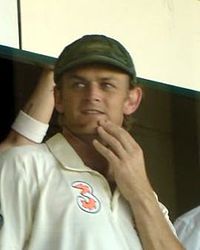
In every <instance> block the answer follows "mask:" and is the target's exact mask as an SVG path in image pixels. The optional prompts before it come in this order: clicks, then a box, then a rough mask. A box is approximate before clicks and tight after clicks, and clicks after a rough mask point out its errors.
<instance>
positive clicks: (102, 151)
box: [93, 139, 118, 163]
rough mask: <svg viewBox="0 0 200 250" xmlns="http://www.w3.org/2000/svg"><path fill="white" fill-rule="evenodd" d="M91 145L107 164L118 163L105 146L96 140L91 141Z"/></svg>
mask: <svg viewBox="0 0 200 250" xmlns="http://www.w3.org/2000/svg"><path fill="white" fill-rule="evenodd" d="M93 145H94V147H95V149H96V150H97V152H99V153H100V154H101V155H102V156H103V157H104V158H105V159H106V160H107V161H108V162H109V163H115V162H118V158H117V156H116V155H115V154H114V153H113V152H112V151H111V150H110V149H109V148H107V147H106V146H105V145H103V144H102V143H100V142H99V141H98V140H96V139H95V140H94V141H93Z"/></svg>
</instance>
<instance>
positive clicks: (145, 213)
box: [0, 35, 183, 250]
mask: <svg viewBox="0 0 200 250" xmlns="http://www.w3.org/2000/svg"><path fill="white" fill-rule="evenodd" d="M54 80H55V83H56V88H55V106H56V109H57V111H58V112H59V113H60V117H59V119H60V120H59V122H60V124H61V127H62V134H56V135H55V136H53V137H52V138H50V139H49V140H48V141H47V142H46V143H45V144H40V145H35V146H23V147H19V148H15V149H12V150H10V151H7V152H5V153H4V154H3V155H2V156H1V159H0V166H1V214H2V228H1V231H0V237H1V238H0V242H1V243H0V244H1V249H3V250H4V249H6V250H9V249H12V248H15V249H32V250H35V249H37V250H42V249H54V250H64V249H65V250H66V249H70V250H71V249H73V250H80V249H81V250H90V249H92V250H93V249H95V250H98V249H99V250H108V249H115V250H128V249H134V250H136V249H145V250H152V249H154V250H155V249H159V250H161V249H162V250H165V249H167V250H169V249H176V250H179V249H183V247H182V246H181V244H180V242H179V241H178V240H177V237H176V236H175V233H174V230H173V227H172V224H171V223H170V221H169V218H168V214H167V210H166V208H165V207H164V206H163V205H162V204H160V203H159V202H158V200H157V197H156V195H155V193H154V191H153V189H152V187H151V185H150V183H149V180H148V177H147V175H146V171H145V163H144V157H143V152H142V149H141V148H140V146H139V145H138V144H137V143H136V141H135V140H134V139H133V138H132V137H131V136H130V134H129V133H128V132H127V131H126V130H125V129H124V128H123V122H124V118H125V117H127V116H129V115H131V114H132V113H134V112H135V111H136V110H137V108H138V107H139V104H140V101H141V98H142V91H141V88H140V87H138V86H136V84H135V83H136V74H135V69H134V65H133V62H132V59H131V57H130V55H129V53H128V52H127V50H126V49H125V48H124V47H123V46H122V45H121V44H120V43H119V42H118V41H116V40H114V39H112V38H109V37H106V36H103V35H88V36H84V37H82V38H80V39H78V40H77V41H75V42H73V43H72V44H70V45H68V46H67V47H66V48H65V49H64V50H63V52H62V53H61V55H60V56H59V58H58V60H57V63H56V65H55V71H54Z"/></svg>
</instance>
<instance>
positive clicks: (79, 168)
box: [0, 134, 170, 250]
mask: <svg viewBox="0 0 200 250" xmlns="http://www.w3.org/2000/svg"><path fill="white" fill-rule="evenodd" d="M0 166H1V176H0V181H1V182H0V185H1V186H0V192H1V193H0V199H1V214H2V216H3V225H2V227H1V230H0V249H1V250H11V249H12V250H13V249H16V250H46V249H48V250H94V249H95V250H110V249H115V250H141V249H142V246H141V243H140V240H139V237H138V235H137V231H136V230H135V227H134V222H133V218H132V213H131V211H130V208H129V206H128V204H127V202H126V201H125V200H124V199H123V197H122V196H121V195H120V193H119V191H118V190H115V192H114V194H113V195H112V194H111V191H110V187H109V184H108V182H107V180H106V179H105V178H104V177H103V176H102V175H101V174H99V173H98V172H96V171H94V170H91V169H90V168H88V167H87V166H85V165H84V163H83V161H82V160H81V159H80V158H79V156H78V155H77V154H76V152H75V151H74V150H73V148H72V147H71V146H70V145H69V144H68V143H67V141H66V140H65V139H64V137H63V136H62V135H61V134H57V135H55V136H54V137H52V138H51V139H50V140H48V141H47V142H46V144H39V145H29V146H22V147H16V148H13V149H11V150H8V151H6V152H5V153H3V154H2V155H1V157H0ZM161 209H162V211H163V213H164V215H165V217H166V219H167V220H168V221H169V219H168V213H167V209H166V208H165V207H164V206H163V205H162V206H161ZM169 223H170V222H169Z"/></svg>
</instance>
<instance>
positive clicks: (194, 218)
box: [174, 206, 200, 250]
mask: <svg viewBox="0 0 200 250" xmlns="http://www.w3.org/2000/svg"><path fill="white" fill-rule="evenodd" d="M174 226H175V229H176V232H177V235H178V238H179V239H180V241H181V242H182V243H183V245H184V246H185V248H186V249H187V250H200V206H198V207H196V208H194V209H192V210H190V211H188V212H187V213H185V214H183V215H182V216H180V217H178V218H177V219H176V221H175V223H174Z"/></svg>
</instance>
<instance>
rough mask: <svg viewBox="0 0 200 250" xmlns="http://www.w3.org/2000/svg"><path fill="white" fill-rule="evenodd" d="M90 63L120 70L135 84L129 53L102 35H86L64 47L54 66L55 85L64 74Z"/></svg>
mask: <svg viewBox="0 0 200 250" xmlns="http://www.w3.org/2000/svg"><path fill="white" fill-rule="evenodd" d="M92 63H99V64H103V65H110V66H113V67H116V68H118V69H121V70H123V71H124V72H126V73H127V74H128V75H129V76H130V79H131V83H132V84H134V83H136V72H135V67H134V64H133V61H132V58H131V56H130V54H129V52H128V51H127V50H126V48H125V47H124V46H123V45H122V44H121V43H119V42H118V41H117V40H115V39H113V38H110V37H107V36H104V35H86V36H83V37H81V38H80V39H78V40H76V41H74V42H73V43H71V44H70V45H68V46H66V47H65V48H64V49H63V51H62V53H61V54H60V56H59V58H58V60H57V63H56V65H55V71H54V80H55V83H58V82H59V79H60V78H61V76H62V74H63V73H64V72H66V71H68V70H70V69H72V68H75V67H77V66H81V65H86V64H92Z"/></svg>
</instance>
